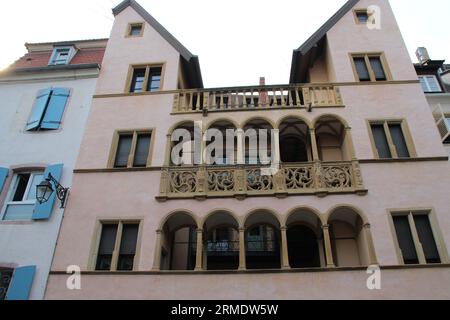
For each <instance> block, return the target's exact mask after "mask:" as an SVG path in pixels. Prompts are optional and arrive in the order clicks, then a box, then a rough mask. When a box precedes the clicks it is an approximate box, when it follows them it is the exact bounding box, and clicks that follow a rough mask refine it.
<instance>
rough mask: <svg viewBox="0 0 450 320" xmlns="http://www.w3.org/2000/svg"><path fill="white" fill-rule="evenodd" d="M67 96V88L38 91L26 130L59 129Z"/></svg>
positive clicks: (68, 93)
mask: <svg viewBox="0 0 450 320" xmlns="http://www.w3.org/2000/svg"><path fill="white" fill-rule="evenodd" d="M69 96H70V89H68V88H50V89H45V90H41V91H39V92H38V94H37V97H36V100H35V102H34V105H33V108H32V111H31V115H30V119H29V120H28V122H27V126H26V130H27V131H38V130H57V129H59V127H60V125H61V120H62V116H63V114H64V110H65V108H66V104H67V101H68V99H69Z"/></svg>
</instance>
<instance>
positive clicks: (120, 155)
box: [114, 134, 133, 168]
mask: <svg viewBox="0 0 450 320" xmlns="http://www.w3.org/2000/svg"><path fill="white" fill-rule="evenodd" d="M132 142H133V136H132V135H131V134H130V135H121V136H120V137H119V143H118V145H117V154H116V162H115V164H114V167H115V168H126V167H127V166H128V157H129V155H130V151H131V144H132Z"/></svg>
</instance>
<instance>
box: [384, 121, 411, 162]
mask: <svg viewBox="0 0 450 320" xmlns="http://www.w3.org/2000/svg"><path fill="white" fill-rule="evenodd" d="M389 130H390V131H391V137H392V141H393V142H394V145H395V148H396V149H397V155H398V157H399V158H409V157H410V155H409V151H408V146H407V145H406V141H405V137H404V135H403V130H402V126H401V125H400V124H390V125H389Z"/></svg>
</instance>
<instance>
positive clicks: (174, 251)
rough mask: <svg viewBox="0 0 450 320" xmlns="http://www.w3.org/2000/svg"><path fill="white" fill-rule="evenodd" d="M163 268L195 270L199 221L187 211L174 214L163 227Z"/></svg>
mask: <svg viewBox="0 0 450 320" xmlns="http://www.w3.org/2000/svg"><path fill="white" fill-rule="evenodd" d="M162 231H163V236H162V243H161V246H162V249H161V266H160V268H161V270H194V269H195V260H196V244H197V223H196V222H195V220H194V218H192V216H190V215H189V214H187V213H184V212H179V213H175V214H173V215H172V216H171V217H170V218H169V219H168V220H167V221H166V223H165V224H164V227H163V229H162Z"/></svg>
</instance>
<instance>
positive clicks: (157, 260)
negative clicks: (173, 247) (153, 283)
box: [152, 230, 162, 271]
mask: <svg viewBox="0 0 450 320" xmlns="http://www.w3.org/2000/svg"><path fill="white" fill-rule="evenodd" d="M161 237H162V230H157V231H156V241H155V242H156V247H155V257H154V258H153V268H152V271H160V270H161V249H162V244H161Z"/></svg>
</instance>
